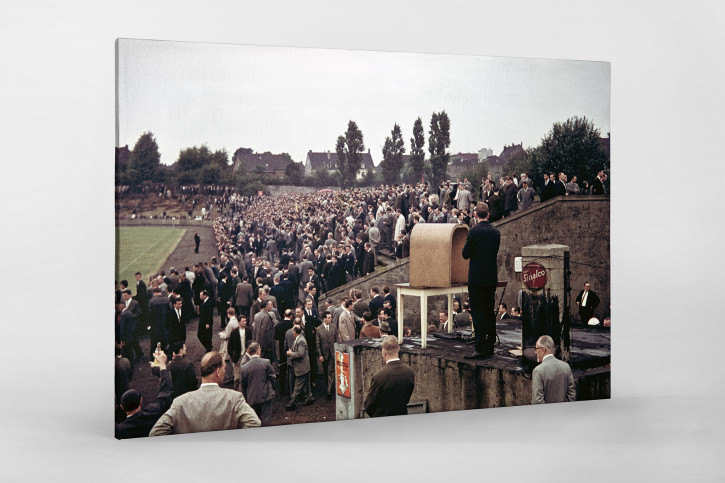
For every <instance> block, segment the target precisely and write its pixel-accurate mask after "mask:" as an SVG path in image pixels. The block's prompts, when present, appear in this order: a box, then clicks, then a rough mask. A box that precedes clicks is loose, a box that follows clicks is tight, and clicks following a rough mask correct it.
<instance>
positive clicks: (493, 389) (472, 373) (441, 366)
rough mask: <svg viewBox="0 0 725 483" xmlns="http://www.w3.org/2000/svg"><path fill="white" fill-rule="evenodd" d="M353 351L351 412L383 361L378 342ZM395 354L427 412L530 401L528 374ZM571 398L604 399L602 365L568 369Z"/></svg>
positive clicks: (358, 406) (416, 354)
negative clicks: (409, 371)
mask: <svg viewBox="0 0 725 483" xmlns="http://www.w3.org/2000/svg"><path fill="white" fill-rule="evenodd" d="M354 352H355V362H354V364H355V381H354V382H355V387H354V389H353V390H354V391H355V414H356V415H358V417H360V415H361V410H362V409H363V407H364V401H365V396H366V395H367V393H368V391H369V389H370V384H371V382H372V377H373V375H375V373H376V372H377V371H379V370H380V369H382V367H383V358H382V355H381V353H380V349H379V348H378V347H371V346H364V345H356V346H355V347H354ZM400 359H401V361H403V363H405V364H408V365H409V366H410V367H411V368H413V371H414V373H415V389H414V390H413V395H412V396H411V401H415V400H425V401H427V403H428V412H431V413H437V412H443V411H459V410H464V409H482V408H494V407H511V406H524V405H528V404H531V375H530V374H526V373H525V372H523V371H519V370H510V369H506V368H503V367H496V366H486V367H483V366H481V365H474V364H468V363H462V362H457V361H453V360H445V359H440V358H438V357H434V356H429V355H426V354H425V352H424V351H423V352H406V351H405V349H401V352H400ZM573 374H574V382H575V384H576V388H577V397H576V399H577V401H584V400H593V399H609V398H610V397H611V396H610V374H611V373H610V370H609V368H608V367H603V368H597V369H590V370H587V371H577V370H575V371H574V372H573Z"/></svg>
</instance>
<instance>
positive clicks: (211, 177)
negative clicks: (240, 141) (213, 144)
mask: <svg viewBox="0 0 725 483" xmlns="http://www.w3.org/2000/svg"><path fill="white" fill-rule="evenodd" d="M230 171H231V168H230V166H229V155H228V154H227V151H226V149H219V150H217V151H214V152H212V151H210V150H209V148H207V147H206V145H202V146H201V147H196V146H194V147H191V148H186V149H182V150H181V152H179V158H178V159H177V161H176V163H174V172H175V173H176V179H177V181H178V182H179V183H181V184H187V183H192V184H193V183H201V184H226V183H228V182H230V175H231V173H230Z"/></svg>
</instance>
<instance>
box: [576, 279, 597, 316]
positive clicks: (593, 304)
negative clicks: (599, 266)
mask: <svg viewBox="0 0 725 483" xmlns="http://www.w3.org/2000/svg"><path fill="white" fill-rule="evenodd" d="M576 304H577V306H578V307H579V318H580V319H581V321H582V324H586V323H587V322H589V319H591V318H592V317H594V311H595V310H597V307H599V296H597V294H596V292H594V291H593V290H591V285H590V284H589V282H586V283H584V290H582V291H581V292H579V295H577V296H576Z"/></svg>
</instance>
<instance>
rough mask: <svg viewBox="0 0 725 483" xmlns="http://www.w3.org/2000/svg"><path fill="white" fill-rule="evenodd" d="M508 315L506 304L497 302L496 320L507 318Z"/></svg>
mask: <svg viewBox="0 0 725 483" xmlns="http://www.w3.org/2000/svg"><path fill="white" fill-rule="evenodd" d="M509 317H510V315H509V314H508V307H507V306H506V304H503V303H502V304H499V306H498V314H497V315H496V319H497V320H503V319H508V318H509Z"/></svg>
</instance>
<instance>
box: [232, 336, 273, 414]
mask: <svg viewBox="0 0 725 483" xmlns="http://www.w3.org/2000/svg"><path fill="white" fill-rule="evenodd" d="M261 352H262V349H261V348H260V346H259V343H257V342H252V343H251V344H249V348H248V349H247V354H249V357H250V360H249V362H247V363H246V364H244V367H242V369H241V388H242V393H243V394H244V397H246V398H247V402H248V403H249V405H250V406H252V409H254V412H256V413H257V416H259V419H260V421H261V422H262V426H269V423H270V421H271V420H272V399H274V382H275V381H276V376H275V374H274V368H273V367H272V364H271V363H270V362H269V359H262V358H261V357H259V356H260V354H261Z"/></svg>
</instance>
